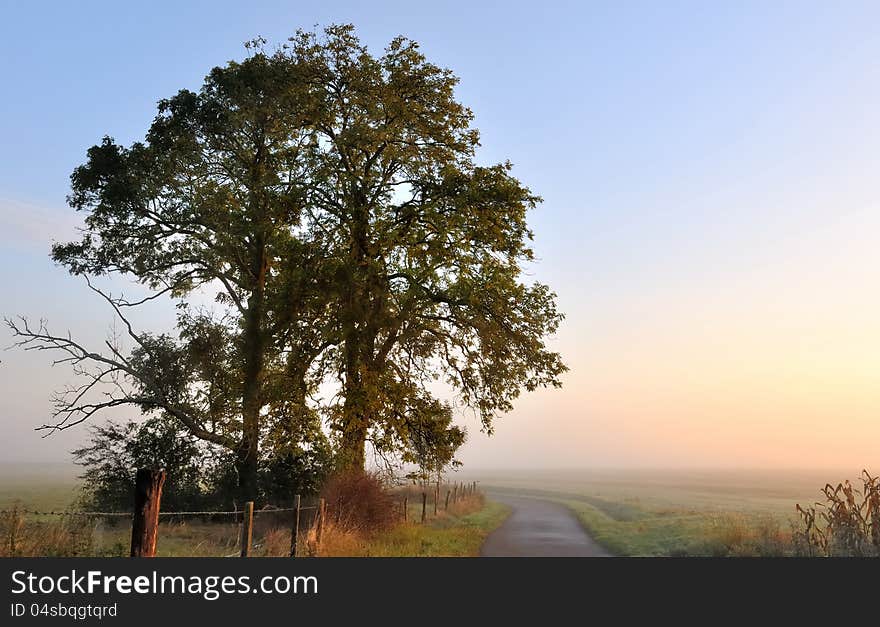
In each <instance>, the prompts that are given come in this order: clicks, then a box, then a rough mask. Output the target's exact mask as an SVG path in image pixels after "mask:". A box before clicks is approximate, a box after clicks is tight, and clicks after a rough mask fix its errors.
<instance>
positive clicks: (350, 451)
mask: <svg viewBox="0 0 880 627" xmlns="http://www.w3.org/2000/svg"><path fill="white" fill-rule="evenodd" d="M361 398H362V395H361V394H360V393H358V392H355V391H353V390H349V391H347V393H346V397H345V404H344V405H343V410H342V413H343V423H342V442H341V444H340V450H339V453H338V457H337V462H336V467H337V469H338V470H363V469H364V468H365V467H366V463H367V455H366V447H367V426H368V421H369V418H368V416H367V415H366V411H365V408H364V407H363V406H362V405H361V403H360V402H359V399H361Z"/></svg>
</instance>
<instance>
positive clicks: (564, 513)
mask: <svg viewBox="0 0 880 627" xmlns="http://www.w3.org/2000/svg"><path fill="white" fill-rule="evenodd" d="M486 496H488V497H489V498H490V499H492V500H493V501H497V502H499V503H504V504H505V505H508V506H510V507H511V508H512V509H513V512H512V513H511V514H510V516H509V517H508V518H507V520H505V521H504V523H503V524H502V525H501V526H500V527H499V528H498V529H496V530H495V531H493V532H492V533H491V534H489V537H488V538H486V541H485V542H484V543H483V548H482V549H481V550H480V555H482V556H483V557H612V555H611V554H610V553H609V552H608V551H606V550H605V549H603V548H602V547H601V546H599V545H598V544H596V542H595V541H594V540H593V539H592V538H591V537H590V536H589V535H587V533H586V531H584V529H583V527H581V524H580V523H579V522H578V520H577V518H576V517H575V515H574V514H573V513H572V512H571V510H570V509H568V508H567V507H565V506H564V505H560V504H559V503H553V502H552V501H545V500H542V499H537V498H529V497H524V496H511V495H508V494H501V493H495V494H493V493H492V492H489V493H487V495H486Z"/></svg>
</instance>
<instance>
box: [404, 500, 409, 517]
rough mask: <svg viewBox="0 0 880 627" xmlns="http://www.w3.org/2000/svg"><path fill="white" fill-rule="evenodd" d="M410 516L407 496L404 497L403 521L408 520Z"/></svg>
mask: <svg viewBox="0 0 880 627" xmlns="http://www.w3.org/2000/svg"><path fill="white" fill-rule="evenodd" d="M408 516H409V499H408V498H407V497H403V522H406V519H407V517H408Z"/></svg>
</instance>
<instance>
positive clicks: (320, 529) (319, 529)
mask: <svg viewBox="0 0 880 627" xmlns="http://www.w3.org/2000/svg"><path fill="white" fill-rule="evenodd" d="M326 512H327V504H326V502H325V501H324V499H321V501H320V503H319V504H318V523H317V525H316V527H315V544H317V545H320V544H321V536H322V535H324V516H325V515H326Z"/></svg>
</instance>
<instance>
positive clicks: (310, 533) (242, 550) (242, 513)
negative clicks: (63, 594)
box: [0, 469, 478, 557]
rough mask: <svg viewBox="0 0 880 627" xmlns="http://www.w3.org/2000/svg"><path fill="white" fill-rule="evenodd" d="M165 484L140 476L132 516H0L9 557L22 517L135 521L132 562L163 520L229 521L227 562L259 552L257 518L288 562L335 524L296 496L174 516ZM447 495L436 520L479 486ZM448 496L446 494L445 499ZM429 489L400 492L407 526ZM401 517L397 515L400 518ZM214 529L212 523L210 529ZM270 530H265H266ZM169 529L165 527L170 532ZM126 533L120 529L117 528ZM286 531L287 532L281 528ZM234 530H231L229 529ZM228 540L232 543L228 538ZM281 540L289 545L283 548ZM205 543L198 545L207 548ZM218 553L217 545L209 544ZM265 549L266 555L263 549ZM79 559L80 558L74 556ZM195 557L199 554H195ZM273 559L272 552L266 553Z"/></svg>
mask: <svg viewBox="0 0 880 627" xmlns="http://www.w3.org/2000/svg"><path fill="white" fill-rule="evenodd" d="M164 482H165V472H164V471H161V470H151V469H140V470H138V471H137V474H136V479H135V498H134V510H133V512H89V511H81V512H77V511H69V512H68V511H65V512H56V511H35V510H26V509H18V508H16V509H15V510H0V515H2V516H4V517H10V516H11V517H12V522H11V523H8V522H7V524H6V527H7V529H8V530H9V529H11V531H9V533H8V534H7V537H6V538H5V542H4V544H7V545H8V546H7V547H4V548H8V551H9V554H11V555H15V554H16V540H17V537H18V535H17V533H16V526H18V527H20V526H21V520H20V519H19V520H17V521H16V520H15V519H16V517H20V515H22V514H30V515H33V516H37V517H45V516H53V517H54V516H61V517H71V518H74V519H79V518H98V519H104V518H106V519H108V520H110V521H116V520H121V519H125V518H128V519H129V520H131V537H130V544H129V547H128V549H129V550H128V551H127V552H128V554H129V555H130V556H131V557H153V556H155V555H156V547H157V544H158V538H159V531H160V527H159V522H160V519H162V520H164V521H165V522H166V523H169V524H170V523H173V521H175V520H180V521H182V520H184V519H187V518H191V517H197V518H199V519H201V520H203V521H206V522H213V523H216V521H217V520H218V519H219V520H229V521H230V522H231V523H232V524H233V525H234V526H235V527H236V529H235V530H234V531H235V536H236V537H235V541H234V547H235V552H234V553H226V552H224V553H223V555H222V556H224V557H251V556H252V555H253V552H254V548H255V544H254V529H255V517H257V518H266V519H268V521H269V523H270V524H274V526H271V531H272V532H273V533H274V535H273V542H274V552H273V553H271V554H274V555H280V554H282V553H281V552H280V551H279V550H278V549H279V548H281V549H282V550H283V552H284V554H286V555H288V556H289V557H297V556H301V555H303V554H306V555H314V554H315V553H316V551H317V548H318V547H319V546H320V544H321V540H322V535H323V532H324V527H325V524H326V523H327V521H328V520H332V519H329V518H328V510H329V509H330V507H329V506H328V504H327V503H326V502H325V500H324V499H323V498H320V499H316V500H314V501H313V502H312V503H311V504H307V503H305V502H304V499H303V498H302V497H301V496H300V495H299V494H297V495H295V496H294V498H293V506H292V507H288V508H275V507H273V508H266V509H260V510H255V509H254V503H253V502H247V503H245V504H244V507H243V509H241V510H233V511H171V512H163V511H161V509H160V505H161V497H162V488H163V486H164ZM443 487H444V488H445V490H443V489H441V486H439V485H436V486H432V489H431V490H430V496H431V499H430V504H431V507H432V509H433V514H434V516H436V515H437V514H438V513H439V511H440V510H441V508H442V509H443V510H444V511H445V510H449V509H450V506H451V505H454V504H455V503H457V502H458V501H460V500H461V499H463V498H466V497H469V496H471V495H474V494H477V492H478V489H477V482H476V481H473V482H470V483H467V484H465V483H456V484H454V485H445V486H443ZM444 492H445V495H444ZM428 497H429V490H427V489H425V488H424V487H418V488H415V487H410V488H409V489H404V490H402V491H400V492H399V493H398V498H396V499H395V500H394V501H393V503H394V507H395V508H396V507H398V506H400V507H401V511H400V513H399V516H400V519H402V520H403V521H404V522H416V521H418V522H420V523H425V522H427V520H428V518H429V514H428V512H429V498H428ZM397 515H398V514H395V516H397ZM279 522H280V523H283V524H284V525H286V528H287V529H288V530H289V531H288V532H287V533H288V534H289V539H288V540H283V538H279V537H278V531H279V527H278V523H279ZM111 526H115V523H114V522H111ZM211 526H212V528H213V526H214V525H213V524H212V525H211ZM266 527H267V526H266V525H264V528H266ZM167 529H168V528H167V527H166V530H167ZM117 530H118V531H121V529H118V528H117ZM280 530H281V531H282V532H283V528H281V529H280ZM229 531H232V529H229ZM228 540H231V538H229V539H228ZM279 540H281V541H283V542H286V543H288V542H289V547H288V545H287V544H284V545H282V546H281V547H279V546H278V543H279ZM204 543H205V542H204V541H203V542H200V543H199V545H201V544H204ZM267 543H268V540H266V539H265V538H264V544H267ZM230 544H232V543H231V542H229V541H226V542H223V543H220V545H221V546H227V551H229V550H230V549H231V548H232V546H229V545H230ZM210 546H212V547H213V548H215V549H216V547H215V546H213V545H210ZM116 548H117V549H118V550H117V551H116V552H115V553H113V554H115V555H119V554H120V553H121V551H122V546H120V545H119V543H117V545H116ZM264 549H265V547H261V550H264ZM73 554H74V555H76V554H78V553H76V552H75V551H74V553H73ZM193 554H195V553H193ZM198 554H201V555H216V556H220V554H219V551H217V552H216V553H198ZM265 554H269V553H265Z"/></svg>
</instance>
